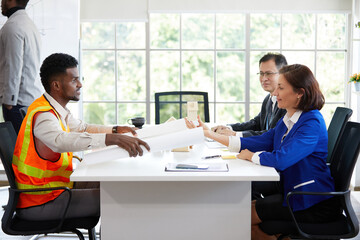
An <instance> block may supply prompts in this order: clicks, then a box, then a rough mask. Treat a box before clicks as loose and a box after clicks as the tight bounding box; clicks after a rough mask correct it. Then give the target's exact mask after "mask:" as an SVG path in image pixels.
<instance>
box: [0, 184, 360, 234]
mask: <svg viewBox="0 0 360 240" xmlns="http://www.w3.org/2000/svg"><path fill="white" fill-rule="evenodd" d="M7 199H8V190H7V187H0V206H2V205H5V204H6V203H7ZM351 202H352V204H353V207H354V209H355V212H356V214H357V216H358V218H359V219H360V191H356V192H354V191H353V192H352V199H351ZM3 213H4V211H3V209H1V210H0V217H2V215H3ZM98 227H99V226H97V232H98ZM31 237H32V236H9V235H6V234H5V233H3V232H2V230H1V229H0V239H1V240H15V239H16V240H28V239H31ZM37 239H40V240H51V239H54V240H55V239H56V240H76V239H78V238H77V237H75V235H71V234H62V235H56V234H54V235H50V236H39V237H38V238H37ZM352 239H353V240H360V234H359V235H358V236H357V237H355V238H352ZM239 240H242V239H239Z"/></svg>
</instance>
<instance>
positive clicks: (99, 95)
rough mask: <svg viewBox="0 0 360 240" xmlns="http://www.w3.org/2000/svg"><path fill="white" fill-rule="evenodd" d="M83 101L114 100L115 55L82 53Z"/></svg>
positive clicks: (112, 53) (111, 53)
mask: <svg viewBox="0 0 360 240" xmlns="http://www.w3.org/2000/svg"><path fill="white" fill-rule="evenodd" d="M82 68H83V70H82V75H83V79H84V82H83V99H84V100H85V101H87V100H115V53H114V52H113V51H83V57H82Z"/></svg>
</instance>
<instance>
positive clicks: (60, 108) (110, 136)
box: [12, 53, 150, 221]
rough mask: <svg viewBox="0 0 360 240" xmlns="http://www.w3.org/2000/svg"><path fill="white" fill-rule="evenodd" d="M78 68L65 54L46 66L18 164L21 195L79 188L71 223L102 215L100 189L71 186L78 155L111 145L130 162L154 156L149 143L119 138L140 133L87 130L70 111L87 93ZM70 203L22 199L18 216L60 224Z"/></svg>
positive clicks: (62, 197) (18, 148)
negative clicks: (41, 91) (71, 103)
mask: <svg viewBox="0 0 360 240" xmlns="http://www.w3.org/2000/svg"><path fill="white" fill-rule="evenodd" d="M77 64H78V62H77V60H76V59H75V58H73V57H72V56H69V55H67V54H62V53H56V54H52V55H50V56H49V57H47V58H46V59H45V60H44V62H43V64H42V66H41V68H40V76H41V81H42V83H43V86H44V88H45V90H46V92H45V93H44V95H42V96H41V97H39V98H38V99H36V100H35V101H34V102H33V103H32V104H31V105H30V106H29V108H28V112H27V114H26V116H25V118H24V121H23V123H22V125H21V127H20V131H19V134H18V138H17V141H16V145H15V150H14V157H13V162H12V166H13V169H14V174H15V181H16V184H17V186H18V188H20V189H32V188H49V187H60V186H61V187H69V188H73V190H72V196H71V202H70V205H69V210H68V211H67V214H66V218H76V217H88V216H99V215H100V194H99V183H98V182H97V183H85V184H84V183H79V182H75V183H73V182H71V181H70V175H71V173H72V171H73V168H72V156H73V155H72V152H76V151H83V150H89V149H94V148H100V147H105V146H109V145H118V146H119V147H121V148H123V149H125V150H126V151H127V152H128V153H129V156H130V157H136V156H137V155H140V156H141V155H142V154H143V149H147V150H148V151H150V147H149V146H148V144H147V143H146V142H144V141H142V140H140V139H138V138H136V137H130V136H126V135H123V134H118V133H126V132H132V133H133V135H135V134H136V132H135V128H131V127H127V126H113V127H111V126H102V125H94V124H87V123H84V122H82V121H81V120H78V119H75V118H74V117H73V116H72V114H71V113H70V111H69V110H68V109H67V108H66V105H67V103H68V102H69V101H70V100H73V101H78V100H79V98H80V89H81V87H82V84H81V82H80V80H79V71H78V68H77ZM141 147H143V149H142V148H141ZM67 200H68V196H67V194H66V192H63V191H58V190H57V191H46V192H45V191H44V192H41V193H40V194H25V193H21V194H20V198H19V202H18V205H17V213H18V215H19V217H20V218H23V219H28V220H35V221H36V220H39V219H38V217H41V219H42V220H44V219H48V220H53V219H57V218H58V216H59V214H60V213H61V211H62V210H63V209H64V208H65V206H66V204H67Z"/></svg>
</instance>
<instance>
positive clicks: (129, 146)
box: [105, 133, 150, 157]
mask: <svg viewBox="0 0 360 240" xmlns="http://www.w3.org/2000/svg"><path fill="white" fill-rule="evenodd" d="M105 144H106V146H109V145H118V146H119V147H121V148H123V149H125V150H126V151H127V152H128V153H129V155H130V157H136V156H137V155H139V156H142V155H143V150H142V148H141V147H140V146H141V145H142V146H144V147H145V148H146V149H147V150H148V151H150V147H149V145H148V144H147V143H146V142H144V141H143V140H141V139H139V138H135V137H130V136H126V135H122V134H117V133H115V134H106V137H105Z"/></svg>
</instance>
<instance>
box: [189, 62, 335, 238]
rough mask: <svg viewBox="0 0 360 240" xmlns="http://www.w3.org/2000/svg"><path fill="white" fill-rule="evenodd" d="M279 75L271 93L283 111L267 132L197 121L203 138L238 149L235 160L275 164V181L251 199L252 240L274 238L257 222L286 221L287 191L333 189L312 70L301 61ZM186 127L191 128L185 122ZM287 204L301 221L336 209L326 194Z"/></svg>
mask: <svg viewBox="0 0 360 240" xmlns="http://www.w3.org/2000/svg"><path fill="white" fill-rule="evenodd" d="M279 74H280V76H279V82H278V87H277V89H276V90H275V92H274V95H275V96H276V97H277V102H278V107H279V108H282V109H286V111H287V113H286V115H285V116H284V117H283V118H282V119H280V121H279V122H278V123H277V125H276V127H275V128H273V129H271V130H269V131H268V132H266V133H264V134H262V135H259V136H253V137H248V138H236V137H232V136H231V137H227V136H221V135H219V134H216V133H214V132H212V131H210V130H209V128H208V127H207V126H206V125H205V124H204V123H203V122H202V121H201V120H200V119H198V120H199V123H200V126H202V127H203V128H204V134H205V136H206V137H209V138H212V139H214V140H216V141H218V142H220V143H222V144H224V145H226V146H228V147H229V150H231V151H238V152H240V153H239V154H238V155H237V157H238V158H240V159H244V160H248V161H252V162H254V163H256V164H260V165H264V166H270V167H274V168H275V169H276V170H277V171H278V172H279V174H280V182H273V183H272V184H271V185H272V186H271V187H270V188H268V189H266V194H264V198H260V199H257V200H254V201H253V202H252V209H251V210H252V212H251V213H252V216H251V217H252V219H251V223H252V233H251V234H252V239H276V237H275V236H269V235H266V234H265V233H264V232H262V231H261V229H260V228H259V226H258V224H259V223H261V222H262V221H265V220H266V221H269V220H291V215H290V212H289V210H288V208H287V205H286V201H285V198H286V195H287V193H288V192H291V191H310V192H331V191H334V181H333V179H332V177H331V175H330V170H329V168H328V166H327V165H326V158H327V143H328V138H327V130H326V125H325V121H324V118H323V116H322V115H321V113H320V112H319V110H320V109H321V108H322V107H323V105H324V102H325V100H324V96H323V94H322V93H321V91H320V88H319V84H318V82H317V81H316V79H315V77H314V75H313V73H312V72H311V70H310V69H309V68H308V67H306V66H303V65H300V64H295V65H289V66H284V67H283V68H281V69H280V71H279ZM187 125H188V126H189V127H195V126H194V124H193V123H191V122H189V121H187ZM290 205H291V207H292V209H293V210H294V212H295V217H296V219H297V220H298V221H301V222H326V221H329V220H330V219H334V218H337V217H338V216H339V214H340V213H341V210H340V207H339V204H338V202H337V200H336V199H334V198H331V197H330V196H319V195H296V197H293V198H292V199H291V201H290Z"/></svg>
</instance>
